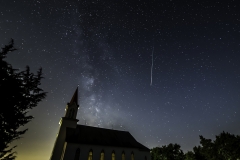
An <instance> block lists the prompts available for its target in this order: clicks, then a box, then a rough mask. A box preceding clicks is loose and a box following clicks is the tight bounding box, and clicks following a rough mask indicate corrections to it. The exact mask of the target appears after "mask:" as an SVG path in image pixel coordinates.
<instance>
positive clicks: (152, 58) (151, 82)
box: [150, 47, 154, 86]
mask: <svg viewBox="0 0 240 160" xmlns="http://www.w3.org/2000/svg"><path fill="white" fill-rule="evenodd" d="M153 52H154V47H153V49H152V66H151V82H150V86H152V74H153V72H152V71H153Z"/></svg>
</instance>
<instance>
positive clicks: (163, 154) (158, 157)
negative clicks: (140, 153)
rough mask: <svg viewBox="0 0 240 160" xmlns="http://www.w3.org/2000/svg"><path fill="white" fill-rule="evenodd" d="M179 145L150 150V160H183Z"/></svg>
mask: <svg viewBox="0 0 240 160" xmlns="http://www.w3.org/2000/svg"><path fill="white" fill-rule="evenodd" d="M180 148H181V146H180V145H179V144H172V143H170V144H169V145H167V146H165V145H164V146H162V147H155V148H153V149H151V159H152V160H169V159H170V160H184V153H183V151H182V150H181V149H180Z"/></svg>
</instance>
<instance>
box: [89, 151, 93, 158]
mask: <svg viewBox="0 0 240 160" xmlns="http://www.w3.org/2000/svg"><path fill="white" fill-rule="evenodd" d="M92 159H93V151H92V150H90V151H89V154H88V160H92Z"/></svg>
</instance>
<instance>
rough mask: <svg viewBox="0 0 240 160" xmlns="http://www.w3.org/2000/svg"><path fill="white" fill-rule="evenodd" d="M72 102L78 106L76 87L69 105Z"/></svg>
mask: <svg viewBox="0 0 240 160" xmlns="http://www.w3.org/2000/svg"><path fill="white" fill-rule="evenodd" d="M73 102H75V103H76V105H78V87H77V89H76V90H75V92H74V94H73V96H72V99H71V101H70V104H72V103H73Z"/></svg>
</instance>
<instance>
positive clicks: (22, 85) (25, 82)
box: [0, 40, 46, 160]
mask: <svg viewBox="0 0 240 160" xmlns="http://www.w3.org/2000/svg"><path fill="white" fill-rule="evenodd" d="M15 50H16V49H15V48H14V41H13V40H11V41H10V42H9V44H8V45H5V47H3V48H2V51H1V52H0V92H1V107H0V159H1V160H12V159H15V157H16V156H15V152H14V151H13V149H14V148H15V147H16V146H13V147H9V145H10V144H11V142H13V141H14V140H16V139H19V138H21V135H23V134H24V133H25V132H26V131H27V129H24V130H19V127H21V126H24V125H25V124H27V123H28V122H29V121H31V120H32V119H33V116H31V115H28V112H29V110H31V109H32V108H34V107H36V106H37V104H38V102H40V101H41V100H42V99H43V98H45V96H46V92H43V90H42V89H41V88H39V87H38V86H39V85H41V83H40V81H41V79H42V78H43V77H42V69H41V68H40V69H39V70H38V71H37V74H36V75H34V74H33V73H30V68H29V66H27V67H26V70H25V71H21V72H20V71H19V70H17V69H13V67H12V66H11V65H10V64H9V63H7V62H6V61H5V60H4V58H6V56H7V54H8V53H9V52H13V51H15Z"/></svg>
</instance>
